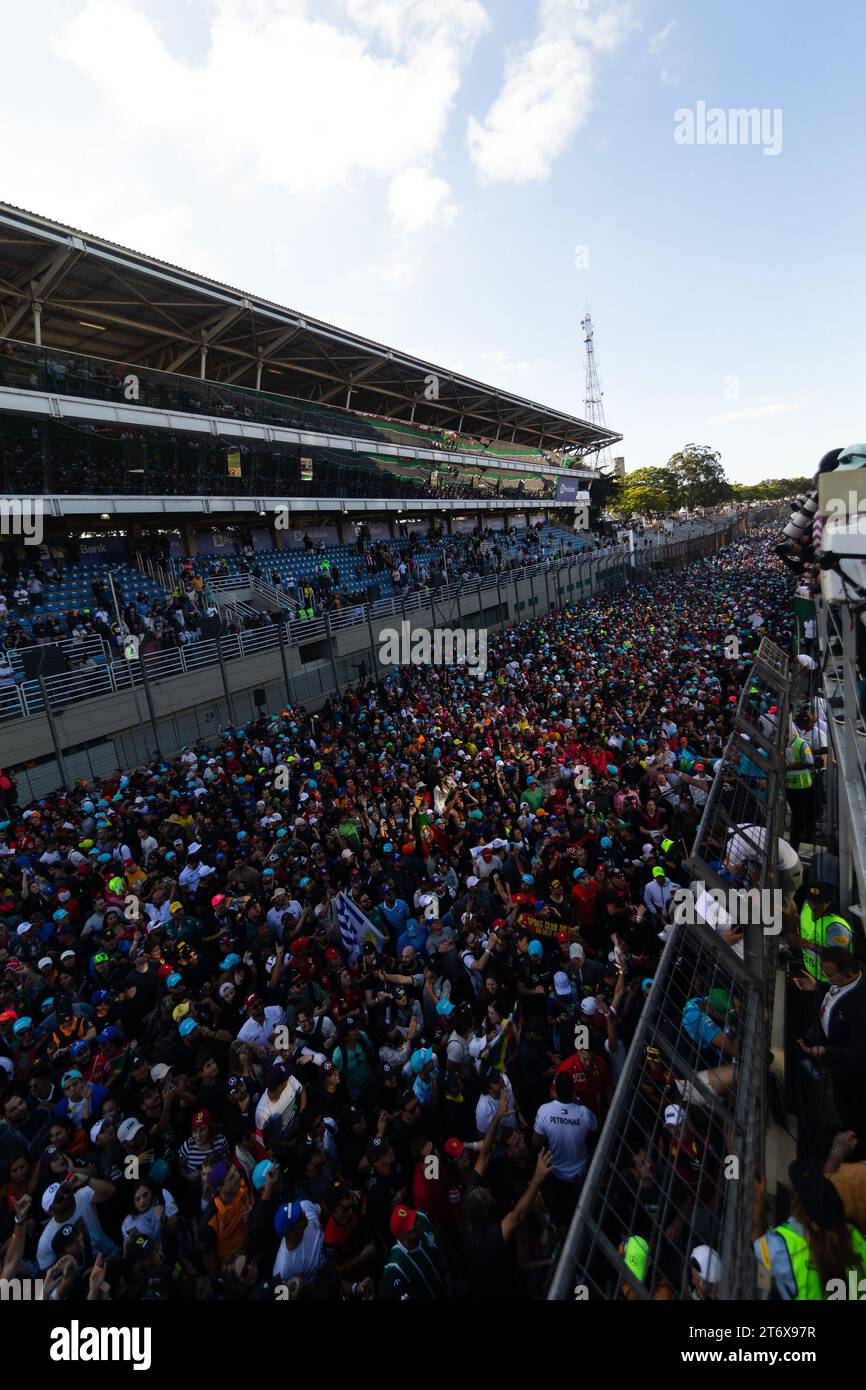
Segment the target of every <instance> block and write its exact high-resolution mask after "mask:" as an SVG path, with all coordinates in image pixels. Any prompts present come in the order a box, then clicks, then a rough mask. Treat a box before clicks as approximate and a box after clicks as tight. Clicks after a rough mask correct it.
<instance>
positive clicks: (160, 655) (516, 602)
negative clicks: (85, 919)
mask: <svg viewBox="0 0 866 1390" xmlns="http://www.w3.org/2000/svg"><path fill="white" fill-rule="evenodd" d="M0 225H2V228H3V237H2V249H0V492H2V494H3V495H5V496H6V497H7V499H15V498H17V497H22V496H26V497H31V496H39V497H41V498H42V506H43V509H44V515H43V518H42V536H41V541H42V544H41V546H39V547H35V548H34V547H31V546H29V545H26V544H23V543H22V538H19V539H18V540H17V541H16V538H15V536H14V534H12V535H7V540H6V543H5V544H4V546H3V551H4V569H3V584H2V590H3V599H2V601H0V604H2V607H0V637H2V644H3V650H4V652H5V658H4V660H3V662H2V663H0V719H2V721H3V722H4V724H5V728H4V729H3V731H2V732H0V744H2V741H3V740H4V739H11V738H12V737H13V735H12V734H11V729H10V723H9V721H12V720H14V721H15V723H16V729H15V734H14V739H15V745H14V747H11V746H10V748H9V749H4V748H2V746H0V762H5V763H6V764H7V765H11V766H15V767H18V768H22V766H23V765H25V764H26V765H27V766H28V767H29V768H31V769H32V770H33V771H34V775H35V777H36V783H37V784H39V785H48V783H49V782H51V780H52V779H55V780H63V778H64V777H65V775H67V771H68V769H67V764H69V766H70V767H74V766H76V765H81V766H82V767H83V766H85V765H86V766H92V765H93V759H94V758H95V759H96V760H97V762H98V761H99V757H100V754H99V753H98V751H97V750H98V748H99V743H100V741H99V740H98V739H95V738H94V737H93V736H92V735H93V731H94V730H96V729H100V730H102V729H105V722H104V720H105V711H104V710H100V709H99V708H98V707H97V706H96V705H94V706H93V708H92V711H91V716H90V719H91V725H92V727H90V728H88V726H87V716H86V714H85V710H84V708H83V706H86V705H87V704H88V702H89V701H90V700H96V699H98V698H99V696H100V694H102V693H103V692H108V691H110V692H111V694H112V695H114V696H116V695H118V694H120V693H121V692H122V691H123V690H124V688H126V689H128V697H129V698H127V700H126V701H125V702H123V701H120V702H117V701H115V703H114V707H113V711H112V720H111V721H110V722H112V723H113V724H114V730H113V731H114V732H116V733H117V734H118V736H119V737H120V738H123V739H126V740H127V743H126V745H124V746H125V748H126V750H127V752H128V750H129V749H131V748H137V749H138V752H139V754H143V753H144V751H145V748H144V745H143V743H142V740H143V739H144V738H145V734H144V724H143V722H142V719H141V713H142V710H143V709H144V695H145V694H146V695H147V705H148V709H149V711H150V714H151V721H150V723H151V727H150V730H149V732H148V734H147V741H148V742H154V741H155V742H157V743H158V744H159V745H160V746H162V747H164V748H165V749H166V750H170V749H171V747H172V745H173V744H177V742H178V740H179V739H180V738H181V736H180V735H179V734H178V732H177V725H176V724H173V726H172V727H168V726H166V727H165V728H164V729H163V731H162V733H161V734H159V732H158V727H157V726H158V724H159V722H160V716H161V713H162V710H161V708H160V706H161V703H162V699H163V694H164V691H165V686H166V682H167V680H168V673H169V672H171V673H173V674H177V675H178V676H183V675H186V674H187V672H188V668H189V666H190V664H192V665H195V664H196V663H199V664H202V663H203V655H204V650H205V647H206V646H207V644H208V643H210V642H213V641H214V640H215V637H216V636H217V635H218V632H219V633H221V634H222V638H223V639H224V640H225V641H226V642H228V643H231V642H233V641H234V642H236V643H239V644H241V645H239V646H238V647H237V653H236V655H237V662H235V661H232V660H229V662H228V664H227V665H225V664H224V665H223V666H222V668H221V669H222V672H223V677H224V679H223V680H222V682H221V686H220V689H219V690H218V691H217V689H216V688H213V689H210V690H209V691H208V693H209V694H210V695H212V696H213V697H215V698H216V697H218V698H219V703H218V705H217V706H216V708H220V705H221V706H222V708H223V709H224V710H225V713H226V714H227V713H228V711H229V709H230V708H231V706H232V704H233V703H234V702H235V698H236V697H237V698H240V692H241V691H242V692H243V698H244V699H245V700H247V701H251V700H252V693H251V692H255V693H256V694H257V695H258V696H259V697H260V696H261V695H262V693H266V694H267V696H268V698H276V699H278V700H279V701H280V702H282V701H284V700H285V699H286V698H288V697H289V695H291V694H298V695H300V694H303V695H305V696H306V697H307V698H311V697H312V698H315V697H319V698H321V697H323V696H324V695H325V693H326V691H327V689H328V688H329V687H333V685H334V683H335V681H338V678H339V680H345V679H349V678H351V676H352V675H353V673H354V672H356V671H357V670H358V660H359V657H358V652H357V650H356V649H357V647H358V645H359V643H358V636H357V633H355V632H352V633H349V632H348V631H347V629H349V628H354V629H364V630H365V631H366V636H365V639H364V646H365V653H364V658H363V659H364V660H368V661H371V660H374V658H375V650H376V648H375V635H376V634H375V631H374V623H376V622H377V621H381V620H384V619H385V618H387V617H388V615H389V613H391V612H392V610H393V606H394V604H395V603H399V606H400V610H401V612H402V611H409V610H411V609H412V608H413V607H414V608H419V607H420V606H421V605H420V601H419V595H423V594H428V595H429V594H431V593H433V592H435V594H436V601H435V603H438V604H440V605H441V612H440V616H443V615H444V616H446V617H449V616H450V617H453V616H454V615H455V613H456V612H457V611H458V610H459V609H460V608H461V594H462V613H464V614H466V615H468V614H469V612H470V611H478V612H481V611H488V612H492V609H491V606H490V604H489V603H488V602H487V601H486V599H485V601H484V605H483V607H482V597H483V595H484V591H485V585H486V587H487V588H488V589H490V590H493V589H494V588H498V590H499V594H498V597H497V603H496V609H497V611H500V612H502V613H503V615H504V613H505V611H507V609H508V604H507V602H505V601H503V598H502V588H503V580H504V578H505V576H506V575H508V576H511V577H512V578H513V576H514V575H515V574H517V573H518V572H519V573H520V575H521V579H520V582H519V583H518V582H517V581H516V580H515V581H514V582H513V583H512V586H511V587H512V589H513V597H512V600H511V603H512V604H513V606H514V607H515V609H516V610H517V611H522V610H523V609H524V606H525V604H526V603H527V602H528V603H531V604H532V605H533V606H534V605H536V604H537V603H538V602H539V599H538V596H537V595H536V594H535V593H534V592H532V593H530V594H529V596H528V597H524V595H523V589H522V586H523V585H524V584H527V585H529V586H530V587H531V583H532V581H531V578H527V577H526V576H531V572H532V569H533V567H534V566H535V567H537V566H538V565H539V564H542V563H543V564H546V565H548V566H549V565H550V564H551V563H553V561H554V560H556V562H557V563H565V562H570V563H572V566H573V561H574V558H575V557H576V556H577V555H578V553H579V552H581V551H584V550H587V549H592V547H593V539H592V537H591V536H587V535H576V534H575V532H574V530H573V528H572V526H571V513H570V509H566V510H563V509H561V508H559V509H557V508H555V506H554V505H553V504H554V503H555V501H556V496H557V492H558V491H559V489H560V483H561V480H564V479H568V480H569V481H568V487H569V489H571V491H569V492H568V494H567V495H568V496H569V498H570V499H571V498H573V496H574V491H573V489H574V486H575V484H577V486H578V488H580V489H583V490H584V494H583V495H588V489H589V488H590V486H591V483H592V481H593V479H594V478H595V477H596V476H597V475H596V473H595V472H594V470H593V467H592V461H593V458H594V456H595V454H597V453H598V452H599V451H600V450H602V449H604V448H606V447H608V446H610V445H611V444H614V443H616V442H617V441H618V439H619V436H618V435H616V434H614V433H613V432H611V431H609V430H605V429H598V428H597V427H595V426H593V425H591V424H587V423H586V422H585V421H582V420H580V419H577V418H575V417H573V416H569V415H567V414H565V413H563V412H561V411H556V410H551V409H548V408H546V407H544V406H541V405H538V404H537V403H535V402H532V401H528V400H524V399H522V398H520V397H517V396H515V395H513V394H512V393H509V392H503V391H500V390H498V389H497V388H495V387H491V386H487V385H484V384H483V383H480V382H476V381H472V380H470V379H468V378H465V377H463V376H461V375H459V374H456V373H454V372H451V371H449V370H447V369H445V368H441V367H437V366H436V365H435V364H431V363H428V362H424V361H422V360H419V359H416V358H413V357H411V356H409V355H407V354H404V353H401V352H399V351H398V350H396V349H392V348H389V347H386V346H384V345H382V344H378V343H375V342H372V341H370V340H367V339H364V338H361V337H359V336H358V335H355V334H352V333H347V332H344V331H342V330H340V329H338V328H335V327H334V326H332V325H329V324H325V323H322V322H320V321H318V320H316V319H313V318H310V317H308V316H306V315H302V314H299V313H297V312H295V311H292V310H287V309H284V308H282V307H281V306H279V305H276V304H273V303H271V302H269V301H267V300H264V299H261V298H259V297H256V296H254V295H251V294H247V293H242V292H240V291H237V290H234V289H231V288H230V287H228V286H224V285H220V284H217V283H215V282H213V281H210V280H207V279H205V278H203V277H201V276H198V275H195V274H193V273H190V272H187V271H182V270H179V269H178V268H177V267H174V266H170V265H165V264H162V263H159V262H157V261H154V260H153V259H151V258H149V257H147V256H145V255H141V254H138V253H136V252H132V251H129V250H127V249H125V248H123V247H120V246H115V245H112V244H110V243H108V242H106V241H104V240H103V239H100V238H98V237H93V236H90V235H86V234H83V233H81V232H78V231H77V230H75V229H73V228H69V227H64V226H62V225H60V224H58V223H55V222H52V221H50V220H48V219H45V218H41V217H38V216H34V215H32V214H29V213H26V212H23V211H21V210H20V209H16V208H13V207H10V206H8V205H2V204H0ZM13 505H14V503H13ZM401 567H402V568H401ZM598 568H599V566H598V564H596V566H595V569H596V571H598ZM597 579H598V575H597V573H596V574H594V576H593V579H592V581H590V579H589V577H587V578H586V580H585V581H584V578H583V576H582V577H581V579H580V581H578V580H577V579H576V577H574V576H572V578H571V586H570V590H571V592H574V591H575V588H576V586H577V585H578V583H579V584H580V587H581V590H582V588H583V586H584V582H585V583H586V586H587V587H588V586H589V584H590V582H592V583H595V582H596V581H597ZM494 580H497V581H498V583H496V584H494V582H493V581H494ZM536 582H537V581H536ZM473 586H474V588H475V590H476V591H477V593H476V599H475V600H473V599H471V597H470V590H471V589H472V588H473ZM435 603H428V602H427V601H426V600H425V602H424V605H423V606H424V609H425V611H426V610H427V609H429V614H430V621H431V622H432V621H435V618H436V607H435ZM377 609H381V610H382V611H381V612H379V611H377ZM273 620H276V622H275V623H274V621H273ZM277 630H279V635H280V638H281V639H282V638H283V637H285V639H286V645H285V650H283V648H282V647H279V656H278V655H277V654H276V653H271V654H270V655H267V653H268V652H270V651H271V648H270V646H269V643H270V642H271V641H273V642H274V644H275V645H278V644H277V636H276V633H277ZM339 634H342V635H339ZM128 635H131V636H133V637H134V638H136V639H137V643H138V647H140V656H141V658H142V659H141V661H139V660H137V659H133V660H131V661H128V662H126V663H125V664H124V657H123V651H124V642H125V639H126V637H127V636H128ZM199 643H201V644H202V649H201V653H199V654H198V655H195V654H194V653H193V652H192V651H191V650H190V648H191V646H193V645H196V644H199ZM250 643H258V644H259V647H260V649H261V655H260V657H259V659H258V661H257V662H251V661H250V660H249V652H248V650H247V649H248V648H249V645H250ZM244 644H246V645H245V646H244ZM262 644H264V645H263V646H262ZM49 648H50V654H47V649H49ZM34 649H35V652H36V654H34ZM39 652H41V653H42V654H41V655H38V653H39ZM28 653H29V654H28ZM222 654H223V653H222V649H220V652H219V653H218V655H220V656H222ZM274 662H277V665H276V666H275V665H274ZM160 663H161V665H160ZM214 665H215V666H217V667H218V666H219V663H217V662H216V658H214ZM236 665H237V666H238V667H240V666H243V672H242V673H241V671H240V670H238V669H235V668H236ZM148 674H152V675H153V676H154V688H155V692H156V703H155V704H154V693H153V688H152V687H151V682H149V681H148V679H147V678H148ZM277 674H279V675H281V677H282V679H281V680H280V686H281V692H280V693H279V694H277V693H276V691H275V687H274V684H273V678H274V676H275V675H277ZM43 682H46V683H45V684H43ZM235 682H238V687H237V689H235V688H234V683H235ZM186 685H187V690H186V692H185V693H182V692H181V690H180V689H179V690H178V691H177V693H176V694H173V695H172V698H171V700H170V702H169V703H170V706H171V709H172V710H173V711H174V712H175V713H176V712H177V711H178V709H180V708H186V707H187V706H189V708H190V710H192V709H193V708H194V707H195V705H196V703H197V702H198V701H199V698H200V696H201V695H202V689H203V688H202V686H201V683H200V682H199V684H198V685H196V686H194V685H193V683H192V682H186ZM145 687H147V688H146V690H145ZM139 697H140V698H139ZM72 703H74V704H75V705H76V706H77V705H79V704H80V705H82V709H81V710H79V711H78V714H79V715H80V718H79V719H78V720H77V722H76V725H75V729H74V731H73V730H72V728H71V725H70V722H69V714H68V710H69V706H70V704H72ZM121 710H123V713H121ZM52 713H53V714H54V715H56V716H57V717H55V718H52ZM189 717H192V715H191V714H190V715H189ZM196 717H197V718H198V716H196ZM210 718H211V720H213V721H216V720H217V715H216V713H214V711H213V710H212V711H211V715H210ZM124 724H125V725H126V727H125V728H123V727H122V726H123V725H124ZM136 726H137V729H136ZM103 742H104V740H103ZM85 750H87V751H85ZM102 756H103V757H113V756H115V750H114V745H110V751H109V746H106V747H104V748H103V753H102ZM117 756H120V754H119V746H118V753H117ZM82 759H83V761H82ZM76 760H78V761H77V762H76ZM40 768H41V769H42V771H41V772H39V771H38V769H40Z"/></svg>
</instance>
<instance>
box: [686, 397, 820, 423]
mask: <svg viewBox="0 0 866 1390" xmlns="http://www.w3.org/2000/svg"><path fill="white" fill-rule="evenodd" d="M805 405H806V402H805V401H802V400H801V401H774V400H771V399H770V398H769V397H767V396H761V397H760V399H759V400H758V401H756V403H755V404H754V405H750V406H746V407H744V409H743V410H730V411H728V413H727V414H726V415H711V416H710V417H709V419H707V420H705V421H704V424H705V425H738V424H743V423H745V422H747V421H750V420H765V419H767V418H768V417H770V416H772V415H792V414H793V413H794V412H795V411H797V410H802V409H803V407H804V406H805Z"/></svg>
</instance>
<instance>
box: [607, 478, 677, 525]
mask: <svg viewBox="0 0 866 1390" xmlns="http://www.w3.org/2000/svg"><path fill="white" fill-rule="evenodd" d="M679 505H680V501H679V487H678V483H677V477H676V474H675V473H674V471H673V469H671V468H636V469H635V471H634V472H633V473H627V474H626V476H625V478H624V480H623V484H622V488H621V490H620V496H619V499H618V502H617V506H618V509H619V511H621V512H622V514H623V515H624V516H634V515H636V514H640V515H642V516H647V515H649V516H665V515H668V514H669V513H670V512H673V511H676V509H677V507H678V506H679Z"/></svg>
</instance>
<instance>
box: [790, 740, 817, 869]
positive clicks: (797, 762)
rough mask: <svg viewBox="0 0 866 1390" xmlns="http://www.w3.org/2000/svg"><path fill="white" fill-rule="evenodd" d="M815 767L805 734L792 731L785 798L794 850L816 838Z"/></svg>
mask: <svg viewBox="0 0 866 1390" xmlns="http://www.w3.org/2000/svg"><path fill="white" fill-rule="evenodd" d="M814 766H815V759H814V757H813V755H812V750H811V748H810V747H809V745H808V743H807V742H806V740H805V739H804V738H803V736H802V734H798V733H797V731H796V729H794V728H792V732H791V738H790V740H789V741H788V747H787V749H786V751H785V767H786V772H785V795H786V796H787V799H788V806H789V808H790V811H791V843H792V845H793V846H794V849H799V848H800V842H801V841H802V840H806V839H811V838H813V837H814V821H815V788H814V785H813V780H814V779H813V772H814Z"/></svg>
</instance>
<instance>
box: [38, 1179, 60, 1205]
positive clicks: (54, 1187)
mask: <svg viewBox="0 0 866 1390" xmlns="http://www.w3.org/2000/svg"><path fill="white" fill-rule="evenodd" d="M59 1191H60V1183H59V1182H53V1183H52V1184H51V1186H50V1187H46V1189H45V1191H44V1192H43V1194H42V1210H43V1211H46V1212H47V1211H50V1210H51V1208H52V1206H53V1204H54V1198H55V1197H56V1196H57V1194H58V1192H59Z"/></svg>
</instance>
